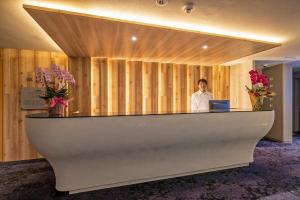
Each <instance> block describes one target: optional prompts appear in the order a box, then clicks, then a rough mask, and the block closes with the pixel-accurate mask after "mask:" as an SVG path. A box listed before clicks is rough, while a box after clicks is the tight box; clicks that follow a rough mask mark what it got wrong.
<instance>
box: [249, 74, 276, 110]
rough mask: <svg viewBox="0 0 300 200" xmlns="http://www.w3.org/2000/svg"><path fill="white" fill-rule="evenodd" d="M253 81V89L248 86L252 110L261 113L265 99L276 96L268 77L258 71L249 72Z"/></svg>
mask: <svg viewBox="0 0 300 200" xmlns="http://www.w3.org/2000/svg"><path fill="white" fill-rule="evenodd" d="M249 75H250V79H251V84H252V86H251V88H249V87H248V86H246V89H247V91H248V94H249V96H250V100H251V104H252V110H253V111H260V110H262V109H263V101H264V98H270V97H272V96H274V95H275V93H274V92H272V91H271V90H270V80H269V78H268V76H267V75H265V74H263V73H262V72H260V71H257V70H251V71H249Z"/></svg>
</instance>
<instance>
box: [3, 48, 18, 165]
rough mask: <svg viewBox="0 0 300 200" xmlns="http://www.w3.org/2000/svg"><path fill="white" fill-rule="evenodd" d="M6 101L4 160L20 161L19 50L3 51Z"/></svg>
mask: <svg viewBox="0 0 300 200" xmlns="http://www.w3.org/2000/svg"><path fill="white" fill-rule="evenodd" d="M3 59H4V60H3V66H4V76H5V79H4V88H3V90H4V91H3V92H4V99H3V101H4V102H3V112H4V116H3V140H4V141H5V142H4V149H3V150H4V155H3V157H4V160H5V161H12V160H19V159H20V156H19V154H20V153H19V150H18V144H19V137H18V135H19V130H18V119H19V117H18V112H19V109H18V108H19V101H18V100H19V90H18V73H19V72H18V65H19V63H18V50H15V49H4V50H3Z"/></svg>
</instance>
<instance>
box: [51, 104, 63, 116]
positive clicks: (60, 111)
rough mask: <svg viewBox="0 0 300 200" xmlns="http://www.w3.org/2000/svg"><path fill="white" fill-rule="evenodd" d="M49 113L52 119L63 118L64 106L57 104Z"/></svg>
mask: <svg viewBox="0 0 300 200" xmlns="http://www.w3.org/2000/svg"><path fill="white" fill-rule="evenodd" d="M48 112H49V116H50V117H62V116H63V115H64V105H63V104H61V103H56V104H55V105H54V106H53V107H50V108H49V110H48Z"/></svg>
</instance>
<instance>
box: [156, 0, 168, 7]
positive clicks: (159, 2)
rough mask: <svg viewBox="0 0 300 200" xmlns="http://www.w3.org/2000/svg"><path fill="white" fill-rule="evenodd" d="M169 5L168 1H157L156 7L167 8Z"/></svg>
mask: <svg viewBox="0 0 300 200" xmlns="http://www.w3.org/2000/svg"><path fill="white" fill-rule="evenodd" d="M167 4H168V0H156V5H158V6H166V5H167Z"/></svg>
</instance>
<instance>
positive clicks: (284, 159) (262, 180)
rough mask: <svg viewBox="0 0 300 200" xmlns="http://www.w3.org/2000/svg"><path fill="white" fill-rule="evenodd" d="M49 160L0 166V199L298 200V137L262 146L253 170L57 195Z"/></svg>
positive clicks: (265, 142) (264, 143)
mask: <svg viewBox="0 0 300 200" xmlns="http://www.w3.org/2000/svg"><path fill="white" fill-rule="evenodd" d="M54 184H55V179H54V174H53V171H52V168H51V167H50V165H49V164H48V162H47V161H45V160H43V159H40V160H34V161H21V162H11V163H5V164H0V199H1V200H4V199H5V200H6V199H9V200H10V199H22V200H27V199H28V200H29V199H30V200H44V199H45V200H48V199H49V200H50V199H59V200H65V199H68V200H69V199H70V200H73V199H74V200H75V199H80V200H83V199H89V200H90V199H99V200H122V199H126V200H129V199H130V200H136V199H141V200H144V199H145V200H183V199H184V200H196V199H205V200H210V199H211V200H215V199H224V200H225V199H261V200H279V199H284V200H300V136H294V142H293V144H281V143H276V142H270V141H261V142H260V143H259V144H258V145H257V148H256V150H255V161H254V163H252V164H251V165H250V166H249V167H243V168H238V169H230V170H224V171H219V172H211V173H206V174H200V175H194V176H187V177H182V178H174V179H168V180H163V181H155V182H150V183H144V184H137V185H131V186H123V187H119V188H113V189H105V190H98V191H93V192H87V193H81V194H75V195H70V196H57V195H55V190H54Z"/></svg>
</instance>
